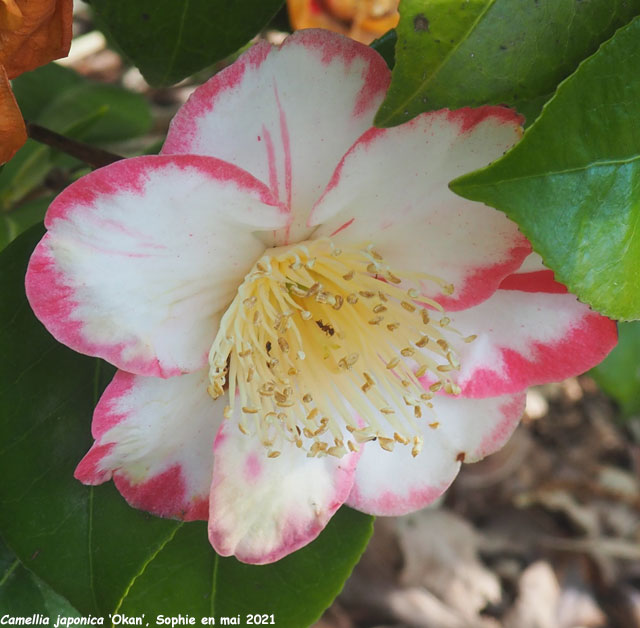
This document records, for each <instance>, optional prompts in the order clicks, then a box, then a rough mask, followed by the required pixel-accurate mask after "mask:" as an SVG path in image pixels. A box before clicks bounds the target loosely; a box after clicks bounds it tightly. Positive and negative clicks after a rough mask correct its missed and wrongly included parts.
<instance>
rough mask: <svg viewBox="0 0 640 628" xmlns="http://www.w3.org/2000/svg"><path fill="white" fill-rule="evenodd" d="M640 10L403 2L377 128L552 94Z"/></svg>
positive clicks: (607, 3) (576, 1)
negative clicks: (425, 114)
mask: <svg viewBox="0 0 640 628" xmlns="http://www.w3.org/2000/svg"><path fill="white" fill-rule="evenodd" d="M639 13H640V0H588V1H582V0H471V1H469V0H403V1H402V3H401V4H400V24H399V25H398V27H397V31H398V44H397V46H396V66H395V68H394V71H393V78H392V81H391V87H390V89H389V92H388V94H387V98H386V100H385V101H384V102H383V103H382V106H381V107H380V110H379V111H378V114H377V116H376V120H375V123H376V125H377V126H394V125H396V124H401V123H402V122H406V121H407V120H410V119H411V118H413V117H414V116H416V115H418V114H419V113H422V112H423V111H432V110H435V109H441V108H444V107H449V108H452V109H453V108H457V107H463V106H477V105H485V104H509V105H515V106H516V107H518V106H519V104H520V103H526V102H528V101H530V100H533V99H536V98H539V97H541V96H544V95H546V94H550V93H553V91H554V90H555V88H556V85H557V84H558V83H559V82H560V81H561V80H562V79H563V78H565V77H566V76H568V75H569V74H570V73H571V72H573V71H574V70H575V68H576V67H577V65H578V64H579V62H580V61H581V60H582V59H584V58H585V57H587V56H588V55H590V54H592V53H593V52H594V51H595V50H596V49H597V48H598V46H599V45H600V44H601V43H602V42H603V41H605V40H606V39H608V38H609V37H611V35H612V34H613V33H614V32H615V30H616V29H617V28H619V27H620V26H623V25H625V24H627V23H628V22H629V20H631V19H632V18H633V17H634V16H636V15H638V14H639Z"/></svg>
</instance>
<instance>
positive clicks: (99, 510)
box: [0, 227, 372, 628]
mask: <svg viewBox="0 0 640 628" xmlns="http://www.w3.org/2000/svg"><path fill="white" fill-rule="evenodd" d="M41 234H42V228H41V227H36V228H34V229H32V230H30V231H29V232H27V233H25V234H23V235H22V236H21V237H20V238H18V239H17V240H16V241H14V242H13V243H12V244H11V245H10V246H9V247H7V248H6V249H5V251H4V252H3V253H2V254H0V291H1V293H2V295H3V298H2V300H0V382H2V383H1V384H0V413H1V414H2V416H3V421H2V422H1V423H0V475H1V476H2V482H0V533H1V534H2V535H3V536H4V538H5V540H6V541H7V544H8V545H9V546H10V548H11V549H12V550H13V551H14V552H15V553H16V555H17V556H18V557H19V558H20V560H21V561H22V563H23V564H24V565H25V566H26V567H28V569H29V570H30V571H32V572H33V573H35V574H37V576H39V577H40V578H41V579H42V580H43V581H45V582H46V583H47V584H48V585H49V586H51V587H52V588H53V589H54V590H55V591H56V592H57V593H58V594H60V595H62V596H64V597H65V598H66V599H68V600H69V602H70V603H72V604H73V605H74V606H75V607H76V608H77V609H78V610H79V611H80V612H81V613H85V614H86V613H93V614H94V615H96V614H100V615H108V614H109V613H112V612H116V609H117V610H118V611H119V612H123V613H127V614H129V615H136V614H138V615H139V614H141V613H145V614H146V616H147V617H149V616H152V615H153V616H155V614H157V613H161V612H162V611H163V610H164V611H165V612H166V613H169V612H171V613H177V612H181V613H183V614H184V613H189V614H191V615H197V616H209V615H211V614H212V613H213V614H214V616H221V615H227V616H231V615H234V616H235V615H237V613H245V612H266V613H274V614H275V615H276V617H278V623H277V625H278V626H290V627H291V628H300V627H301V626H304V625H307V624H310V623H312V621H313V620H314V619H315V618H316V617H318V615H319V614H320V613H321V611H322V610H323V609H324V608H325V607H327V606H328V605H329V604H330V602H331V600H332V599H333V597H335V595H336V594H337V593H338V591H339V590H340V588H341V587H342V585H343V583H344V580H345V579H346V578H347V577H348V575H349V573H350V572H351V570H352V568H353V566H354V564H355V563H356V562H357V560H358V558H359V557H360V554H361V553H362V551H363V549H364V546H365V544H366V542H367V540H368V538H369V535H370V534H371V523H372V518H371V517H368V516H366V515H362V514H360V513H356V512H354V511H350V510H349V509H343V510H342V511H341V512H340V513H338V514H337V515H336V516H335V517H334V519H333V520H332V522H331V523H330V525H329V526H328V527H327V529H326V530H325V531H324V532H323V533H322V534H321V535H320V537H319V538H318V539H317V540H316V541H315V542H314V543H312V544H311V545H309V546H308V547H306V548H304V549H303V550H301V551H299V552H297V553H295V554H294V555H292V556H290V557H287V558H285V559H283V560H282V561H281V562H279V563H277V564H275V565H269V566H264V567H253V566H247V565H242V564H240V563H238V562H237V561H236V560H235V559H232V558H224V559H222V558H219V557H218V556H216V554H215V553H214V552H213V550H212V549H211V547H210V546H209V544H208V541H207V536H206V526H205V525H204V524H198V523H194V524H183V523H180V522H176V521H168V520H163V519H157V518H155V517H151V516H150V515H148V514H146V513H143V512H141V511H137V510H134V509H132V508H130V507H129V506H127V504H126V503H125V501H124V500H123V499H122V497H121V496H120V495H119V494H118V493H117V491H116V490H115V488H114V487H113V486H112V485H111V483H108V484H106V485H104V486H99V487H94V488H88V487H85V486H83V485H81V484H80V483H79V482H77V481H76V480H74V479H73V470H74V468H75V466H76V464H77V463H78V461H79V460H80V458H81V457H82V456H83V454H84V453H85V452H86V450H87V449H88V447H89V446H90V443H91V435H90V418H91V413H92V408H93V406H94V404H95V400H96V399H97V398H98V396H99V394H100V391H101V390H102V389H103V387H104V386H105V384H106V382H107V381H108V379H109V377H110V376H111V374H112V372H113V369H112V368H111V367H108V366H107V365H106V364H105V363H103V362H101V361H99V360H96V359H93V358H89V357H86V356H81V355H78V354H76V353H74V352H73V351H70V350H69V349H67V348H65V347H64V346H62V345H60V344H59V343H57V342H56V341H55V340H54V339H53V338H52V337H51V336H50V335H49V334H48V333H47V332H46V331H45V330H44V328H43V327H42V326H41V325H40V323H39V322H38V321H37V320H36V319H35V318H34V316H33V314H32V313H31V311H30V309H29V307H28V304H27V302H26V298H25V296H24V288H23V278H24V272H25V267H26V264H27V260H28V257H29V255H30V253H31V251H32V250H33V247H34V246H35V244H36V242H37V241H38V239H39V237H40V236H41Z"/></svg>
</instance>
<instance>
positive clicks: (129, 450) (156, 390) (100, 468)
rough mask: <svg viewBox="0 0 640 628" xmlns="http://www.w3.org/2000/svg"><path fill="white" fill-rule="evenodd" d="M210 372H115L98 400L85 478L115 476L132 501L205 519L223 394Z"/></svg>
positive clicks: (165, 513) (80, 474)
mask: <svg viewBox="0 0 640 628" xmlns="http://www.w3.org/2000/svg"><path fill="white" fill-rule="evenodd" d="M207 384H208V371H207V369H203V370H200V371H198V372H195V373H190V374H188V375H181V376H179V377H173V378H170V379H160V378H157V377H143V376H138V375H132V374H131V373H126V372H124V371H118V372H117V373H116V375H115V377H114V379H113V381H112V382H111V383H110V384H109V386H107V388H106V390H105V392H104V393H103V395H102V398H101V399H100V401H99V403H98V405H97V406H96V409H95V413H94V417H93V424H92V433H93V437H94V438H95V443H94V445H93V447H92V448H91V449H90V450H89V452H88V453H87V454H86V456H85V457H84V458H83V459H82V461H81V462H80V464H79V465H78V467H77V468H76V472H75V476H76V478H77V479H79V480H80V481H81V482H84V483H85V484H92V485H95V484H101V483H103V482H106V481H107V480H109V479H111V478H113V481H114V483H115V485H116V486H117V488H118V490H119V491H120V493H122V495H123V496H124V497H125V499H126V500H127V501H128V502H129V504H131V505H132V506H134V507H135V508H141V509H143V510H147V511H149V512H151V513H153V514H155V515H159V516H161V517H173V518H178V519H184V520H186V521H191V520H194V519H205V520H206V519H207V518H208V510H209V507H208V504H209V489H210V486H211V475H212V470H213V441H214V438H215V434H216V432H217V431H218V429H219V426H220V424H221V422H222V416H223V409H224V404H225V403H226V402H225V401H224V400H223V399H219V400H217V401H215V402H214V401H213V400H212V399H211V397H209V395H208V394H207Z"/></svg>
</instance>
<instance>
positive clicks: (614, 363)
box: [590, 321, 640, 418]
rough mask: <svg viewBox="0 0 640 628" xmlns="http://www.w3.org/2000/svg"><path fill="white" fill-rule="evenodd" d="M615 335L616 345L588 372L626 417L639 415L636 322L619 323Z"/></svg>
mask: <svg viewBox="0 0 640 628" xmlns="http://www.w3.org/2000/svg"><path fill="white" fill-rule="evenodd" d="M618 335H619V339H618V345H617V346H616V347H615V349H614V350H613V351H612V352H611V353H610V354H609V355H608V356H607V357H606V358H605V359H604V361H603V362H601V363H600V364H599V365H598V366H596V367H595V368H593V369H591V371H590V374H591V376H592V377H593V378H594V379H595V380H596V382H597V383H598V385H599V386H600V388H601V389H602V390H603V391H604V392H605V393H607V395H609V396H610V397H611V398H613V399H615V401H616V402H617V403H618V404H619V406H620V410H621V412H622V416H623V417H625V418H627V417H630V416H632V415H637V414H640V322H637V321H636V322H633V323H620V324H619V325H618Z"/></svg>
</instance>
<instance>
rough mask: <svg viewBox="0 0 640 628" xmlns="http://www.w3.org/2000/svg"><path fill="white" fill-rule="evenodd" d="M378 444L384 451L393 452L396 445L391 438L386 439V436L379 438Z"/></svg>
mask: <svg viewBox="0 0 640 628" xmlns="http://www.w3.org/2000/svg"><path fill="white" fill-rule="evenodd" d="M378 444H379V445H380V447H382V449H385V450H386V451H393V447H394V445H395V444H396V443H395V441H394V440H393V438H387V437H386V436H379V437H378Z"/></svg>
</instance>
